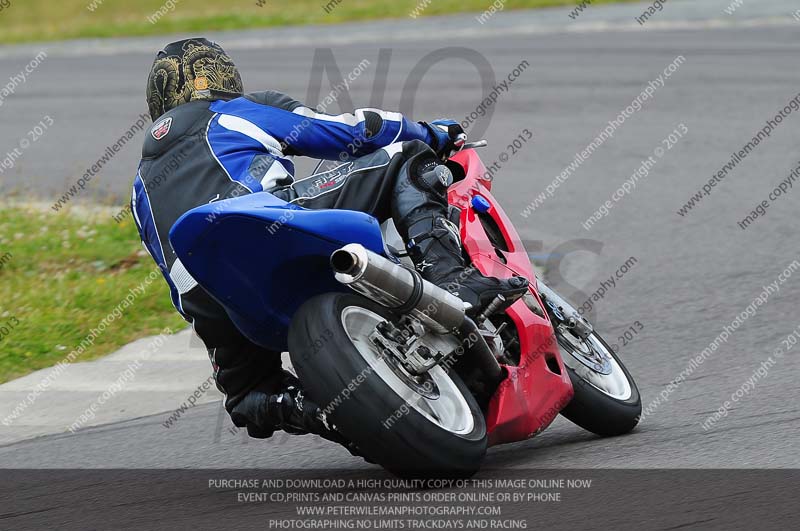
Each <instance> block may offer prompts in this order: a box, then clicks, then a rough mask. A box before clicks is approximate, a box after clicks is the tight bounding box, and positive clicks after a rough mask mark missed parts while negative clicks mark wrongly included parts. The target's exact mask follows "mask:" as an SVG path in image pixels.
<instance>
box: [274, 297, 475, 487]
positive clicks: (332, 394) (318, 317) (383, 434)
mask: <svg viewBox="0 0 800 531" xmlns="http://www.w3.org/2000/svg"><path fill="white" fill-rule="evenodd" d="M384 321H390V322H393V323H396V322H397V318H396V316H394V315H393V314H392V313H391V312H389V311H388V310H387V309H385V308H383V307H382V306H379V305H377V304H375V303H373V302H371V301H369V300H367V299H366V298H364V297H362V296H360V295H354V294H342V293H328V294H324V295H319V296H317V297H314V298H313V299H311V300H309V301H307V302H306V303H305V304H304V305H303V306H302V307H301V308H300V309H299V310H298V311H297V313H296V314H295V316H294V317H293V319H292V323H291V326H290V328H289V352H290V356H291V359H292V365H293V366H294V368H295V370H296V371H297V374H298V376H299V378H300V380H301V381H302V383H303V385H304V387H305V388H306V391H307V393H308V396H309V398H310V399H311V400H314V401H315V402H316V403H317V404H319V406H320V407H321V408H322V410H323V411H324V412H325V415H326V418H327V420H328V422H329V423H330V424H333V425H334V426H335V427H336V430H337V431H338V432H340V433H341V434H342V435H343V436H344V437H345V438H347V439H349V440H350V441H352V442H353V443H355V445H356V446H357V447H358V450H359V451H360V452H361V453H362V455H364V457H366V458H369V459H370V460H372V461H374V462H376V463H379V464H380V465H382V466H383V467H385V468H386V469H388V470H389V471H391V472H393V473H395V474H396V475H399V476H402V477H421V476H450V477H468V476H471V475H472V474H474V473H475V472H476V471H477V470H478V468H479V467H480V464H481V462H482V461H483V458H484V455H485V453H486V446H487V436H486V422H485V420H484V417H483V414H482V413H481V410H480V408H479V407H478V405H477V403H476V401H475V399H474V398H473V396H472V394H471V393H470V392H469V390H468V389H467V387H466V386H465V385H464V383H463V382H462V381H461V379H460V378H459V377H458V375H457V374H456V373H455V372H454V371H450V372H447V371H445V370H444V369H443V368H442V367H439V366H436V367H433V368H432V369H430V370H429V371H428V372H426V373H425V374H423V375H422V376H414V375H411V374H410V373H408V372H406V371H405V369H404V368H403V367H402V365H401V364H400V363H398V362H397V361H396V360H395V358H394V357H393V355H392V354H391V353H388V352H385V351H383V350H382V349H381V348H379V347H378V346H376V345H375V344H374V343H373V341H371V340H370V334H372V333H373V332H374V331H375V329H376V327H377V325H378V324H380V323H382V322H384ZM426 337H427V336H426ZM423 341H425V338H423ZM431 341H432V342H433V343H432V344H430V345H429V346H430V347H431V349H434V348H436V347H437V346H440V345H437V344H435V342H436V338H431Z"/></svg>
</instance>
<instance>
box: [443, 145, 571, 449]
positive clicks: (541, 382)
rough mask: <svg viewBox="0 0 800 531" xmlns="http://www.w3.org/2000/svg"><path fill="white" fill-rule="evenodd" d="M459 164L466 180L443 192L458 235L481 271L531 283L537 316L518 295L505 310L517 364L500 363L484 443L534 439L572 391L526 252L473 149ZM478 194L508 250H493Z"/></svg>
mask: <svg viewBox="0 0 800 531" xmlns="http://www.w3.org/2000/svg"><path fill="white" fill-rule="evenodd" d="M450 160H451V161H453V162H457V163H458V164H460V165H461V166H462V167H463V168H464V171H465V173H466V178H465V179H464V180H462V181H459V182H457V183H455V184H453V185H452V186H451V187H450V189H449V190H448V199H449V201H450V204H452V205H454V206H457V207H458V208H460V209H461V237H462V240H463V243H464V248H465V249H466V251H467V253H469V255H470V257H471V258H472V263H473V264H474V265H475V267H477V268H478V270H479V271H480V272H481V273H483V274H484V275H489V276H494V277H498V278H509V277H511V276H512V274H514V273H516V274H517V275H520V276H523V277H525V278H527V279H528V280H529V281H530V284H531V294H532V295H533V297H534V298H535V300H536V304H538V305H539V308H540V313H541V314H542V315H544V317H540V316H539V315H537V314H536V313H534V312H533V311H532V310H531V309H530V308H529V307H528V305H527V304H526V303H525V301H523V300H522V299H520V300H518V301H517V302H516V303H514V304H513V305H512V306H511V307H510V308H509V309H508V310H507V311H506V314H507V315H508V316H509V317H510V318H511V320H512V322H513V323H514V324H515V325H516V327H517V331H518V332H519V340H520V352H521V359H520V364H519V366H508V365H504V366H503V368H504V369H505V371H506V378H505V380H503V381H502V382H501V383H500V386H499V387H498V388H497V391H496V392H495V394H494V396H493V397H492V399H491V401H490V403H489V409H488V411H487V412H486V424H487V431H488V434H489V444H490V445H496V444H503V443H510V442H515V441H521V440H525V439H528V438H530V437H533V436H534V435H536V434H537V433H539V432H541V431H542V430H544V429H545V428H546V427H547V426H549V425H550V423H551V422H552V421H553V419H554V418H555V417H556V415H558V412H559V411H561V409H563V408H564V407H565V406H566V405H567V404H568V403H569V401H570V400H571V399H572V395H573V390H572V384H571V383H570V380H569V376H568V375H567V371H566V368H565V367H564V362H563V361H562V360H561V356H560V354H559V350H558V345H557V343H556V338H555V334H554V333H553V328H552V326H551V325H550V321H549V319H548V318H547V314H546V312H545V311H544V310H543V306H542V301H541V298H540V297H539V293H538V291H537V284H536V275H535V273H534V271H533V268H532V267H531V263H530V259H529V258H528V253H527V252H526V250H525V249H524V248H523V246H522V243H521V240H520V238H519V235H518V234H517V231H516V229H515V228H514V225H513V224H512V223H511V220H510V219H509V218H508V216H506V214H505V212H503V210H502V208H500V205H499V204H498V203H497V201H496V200H495V198H494V197H493V196H492V194H491V191H490V190H491V185H492V183H491V178H490V177H488V175H487V173H486V168H485V167H484V165H483V163H482V162H481V160H480V158H479V157H478V154H477V153H476V152H475V150H472V149H467V150H464V151H461V152H459V153H457V154H456V155H454V156H453V157H452V158H451V159H450ZM475 195H480V196H482V197H483V198H484V199H486V201H488V203H489V204H490V205H491V207H490V208H489V210H488V211H487V212H486V213H485V214H483V216H489V217H491V220H493V221H494V224H495V225H496V226H497V228H498V229H499V232H500V234H502V238H503V240H505V246H506V248H507V249H508V251H505V250H499V249H496V247H495V245H493V243H492V240H491V239H490V237H489V236H488V235H487V232H486V230H485V229H484V224H483V223H482V222H481V220H480V218H479V215H478V213H477V212H476V211H475V210H474V209H473V208H472V198H473V196H475ZM484 219H485V221H486V222H488V223H491V221H489V220H486V218H484Z"/></svg>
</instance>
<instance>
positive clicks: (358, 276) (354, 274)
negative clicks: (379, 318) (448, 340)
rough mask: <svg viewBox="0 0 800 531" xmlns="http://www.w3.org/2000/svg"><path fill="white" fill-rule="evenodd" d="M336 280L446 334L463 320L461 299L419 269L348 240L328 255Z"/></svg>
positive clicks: (463, 310)
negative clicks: (433, 281) (423, 274)
mask: <svg viewBox="0 0 800 531" xmlns="http://www.w3.org/2000/svg"><path fill="white" fill-rule="evenodd" d="M331 267H332V268H333V270H334V272H335V273H336V280H338V281H339V282H341V283H342V284H344V285H346V286H349V287H350V288H351V289H353V291H356V292H357V293H360V294H361V295H364V296H365V297H367V298H368V299H370V300H373V301H375V302H377V303H378V304H380V305H382V306H385V307H387V308H389V309H391V310H394V311H396V312H397V313H400V314H406V313H407V314H410V315H411V316H413V317H415V318H416V319H418V320H419V321H420V322H422V323H423V324H424V325H425V326H427V327H428V328H430V329H431V330H434V331H435V332H438V333H440V334H446V333H450V332H453V331H456V330H458V329H459V327H460V326H461V325H462V324H463V323H464V317H465V308H464V302H463V301H462V300H461V299H459V298H458V297H456V296H455V295H453V294H452V293H450V292H449V291H447V290H444V289H442V288H440V287H439V286H436V285H435V284H432V283H431V282H428V281H427V280H425V279H423V278H422V277H421V276H420V275H419V273H417V272H416V271H413V270H410V269H408V268H406V267H403V266H402V265H400V264H397V263H395V262H392V261H391V260H389V259H388V258H385V257H383V256H380V255H379V254H376V253H373V252H372V251H369V250H367V249H366V248H365V247H364V246H363V245H360V244H357V243H351V244H348V245H345V246H344V247H342V248H341V249H337V250H336V251H334V252H333V254H332V255H331Z"/></svg>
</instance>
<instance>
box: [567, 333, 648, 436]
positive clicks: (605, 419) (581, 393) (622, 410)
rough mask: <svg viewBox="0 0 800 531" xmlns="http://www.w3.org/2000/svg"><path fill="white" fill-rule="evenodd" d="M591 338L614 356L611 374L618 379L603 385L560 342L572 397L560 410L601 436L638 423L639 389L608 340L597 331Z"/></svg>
mask: <svg viewBox="0 0 800 531" xmlns="http://www.w3.org/2000/svg"><path fill="white" fill-rule="evenodd" d="M556 334H558V332H556ZM590 338H591V342H592V343H593V344H594V345H597V346H600V347H599V348H603V349H604V350H605V352H606V353H607V354H609V355H610V356H611V358H612V359H613V361H612V362H611V363H612V367H613V372H614V373H615V374H614V377H615V378H616V379H617V380H618V382H616V383H615V385H605V386H604V385H603V382H602V381H601V380H598V379H597V374H596V373H593V372H592V371H591V369H589V368H588V367H586V366H584V365H582V364H581V363H580V362H578V361H575V360H574V359H573V358H571V356H572V355H571V354H570V353H569V352H568V351H565V350H566V349H564V347H563V345H562V349H561V351H562V354H561V355H562V359H564V364H565V365H566V366H567V373H568V374H569V379H570V380H571V381H572V387H573V389H574V390H575V396H574V397H573V398H572V400H571V401H570V403H569V404H567V407H565V408H564V409H563V410H561V414H562V415H564V416H565V417H566V418H567V419H569V420H570V421H572V422H573V423H575V424H577V425H578V426H580V427H581V428H583V429H585V430H588V431H590V432H592V433H595V434H597V435H600V436H603V437H613V436H616V435H623V434H626V433H629V432H630V431H632V430H633V429H634V428H635V427H636V425H637V424H638V423H639V418H640V417H641V414H642V400H641V397H640V395H639V389H638V388H637V387H636V382H634V381H633V377H632V376H631V374H630V373H629V372H628V369H627V368H626V367H625V365H624V364H623V363H622V361H621V360H620V359H619V357H618V356H617V353H616V352H614V350H613V349H612V348H611V347H610V346H609V345H608V343H606V342H605V340H603V338H602V337H600V336H599V335H598V334H597V332H592V333H591V335H590ZM559 344H561V341H559Z"/></svg>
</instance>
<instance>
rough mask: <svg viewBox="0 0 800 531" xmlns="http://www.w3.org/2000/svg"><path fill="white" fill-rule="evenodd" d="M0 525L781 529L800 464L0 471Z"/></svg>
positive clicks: (791, 510)
mask: <svg viewBox="0 0 800 531" xmlns="http://www.w3.org/2000/svg"><path fill="white" fill-rule="evenodd" d="M2 475H3V481H2V485H0V496H1V497H2V500H3V504H2V507H0V528H2V529H14V530H21V529H42V528H56V529H81V530H86V529H212V528H213V529H234V528H238V527H242V528H245V529H274V530H281V529H331V530H347V529H419V530H425V529H465V530H481V529H647V530H650V529H678V528H687V529H691V528H696V529H725V530H730V529H752V528H757V529H759V530H764V529H779V528H780V529H784V528H794V527H795V525H796V522H797V513H798V511H797V509H796V507H797V503H796V502H797V500H796V493H797V480H798V479H800V471H798V470H555V469H547V470H521V469H515V470H482V471H481V473H480V478H472V479H464V480H456V479H426V480H400V479H396V478H393V477H391V476H388V475H385V474H382V473H380V472H379V471H376V472H374V473H373V472H365V471H363V470H216V469H215V470H109V469H104V470H61V469H59V470H21V469H18V470H5V471H3V472H2Z"/></svg>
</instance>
